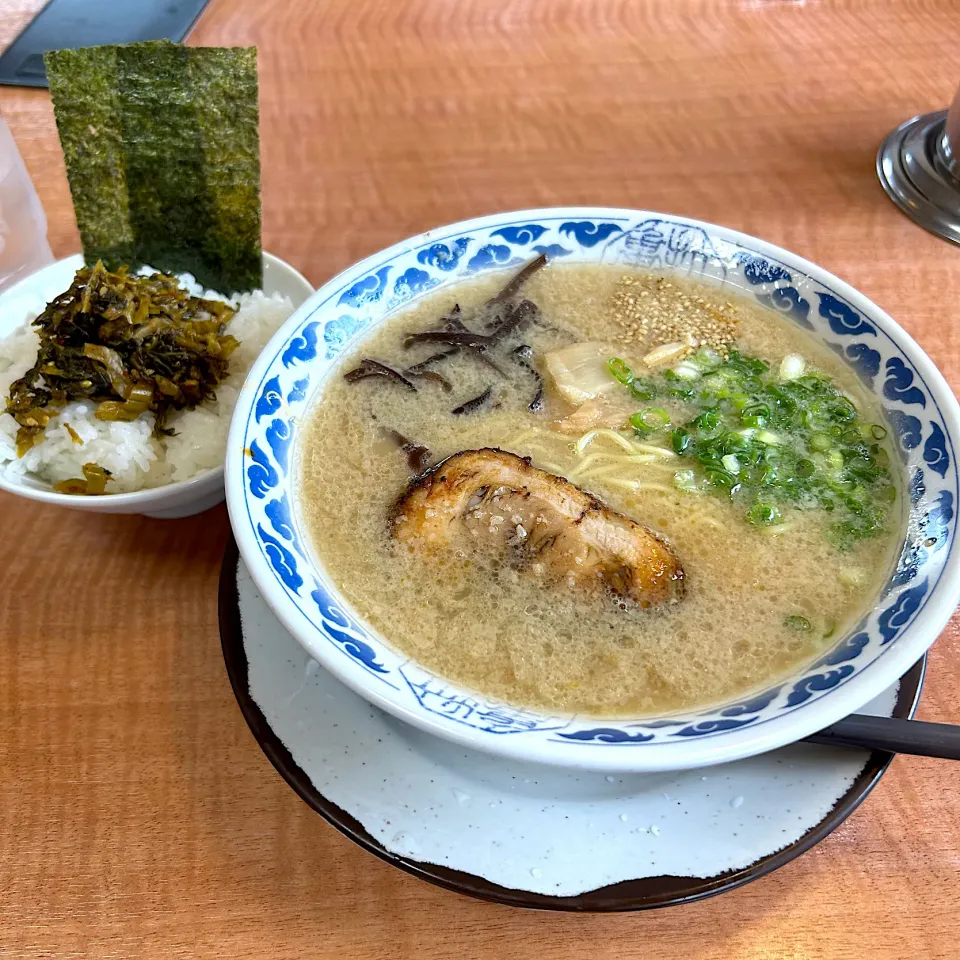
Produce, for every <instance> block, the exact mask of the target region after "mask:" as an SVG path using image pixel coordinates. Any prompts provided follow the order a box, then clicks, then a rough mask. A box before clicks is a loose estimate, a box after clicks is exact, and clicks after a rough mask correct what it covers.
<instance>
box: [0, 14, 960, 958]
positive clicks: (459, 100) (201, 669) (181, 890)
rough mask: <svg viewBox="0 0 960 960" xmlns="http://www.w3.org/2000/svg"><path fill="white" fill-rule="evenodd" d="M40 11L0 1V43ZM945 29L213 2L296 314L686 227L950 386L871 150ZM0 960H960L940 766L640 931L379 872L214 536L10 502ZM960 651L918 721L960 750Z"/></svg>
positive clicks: (943, 667)
mask: <svg viewBox="0 0 960 960" xmlns="http://www.w3.org/2000/svg"><path fill="white" fill-rule="evenodd" d="M40 6H41V0H0V45H5V44H6V43H8V42H9V41H10V40H11V39H12V37H13V36H14V34H15V33H16V31H17V29H19V28H20V26H22V24H23V23H24V22H26V20H27V19H28V18H29V15H30V14H31V13H32V12H33V11H35V10H36V9H38V8H39V7H40ZM958 28H960V7H958V5H957V0H889V2H884V0H875V2H870V3H868V2H866V0H845V2H825V0H824V2H817V0H810V2H806V3H805V2H803V0H797V2H787V0H731V2H720V0H663V2H639V0H634V2H630V0H602V2H600V0H597V2H594V0H403V2H400V0H322V2H321V0H273V2H270V3H264V2H262V0H214V2H213V3H212V5H211V6H210V7H209V8H208V9H207V11H206V13H205V14H204V16H203V17H202V19H201V21H200V23H199V25H198V26H197V28H196V29H195V30H194V32H193V34H192V36H191V37H190V42H191V43H198V44H220V45H230V44H256V45H257V46H258V47H259V50H260V79H261V114H262V143H263V204H264V218H263V223H264V245H265V247H266V248H267V249H269V250H271V251H272V252H274V253H276V254H278V255H280V256H281V257H284V258H286V259H288V260H290V261H291V262H292V263H294V264H295V265H296V266H298V267H300V269H301V270H303V271H304V273H305V274H306V275H307V276H308V277H309V278H310V279H311V280H312V281H313V282H314V283H315V284H319V283H321V282H322V281H323V280H325V279H326V278H328V277H330V276H331V275H332V274H333V273H335V272H336V271H338V270H340V269H341V268H343V267H346V266H347V265H348V264H350V263H351V262H353V261H355V260H356V259H358V258H360V257H362V256H365V255H367V254H369V253H372V252H374V251H375V250H377V249H378V248H381V247H383V246H385V245H387V244H389V243H392V242H394V241H396V240H399V239H401V238H403V237H404V236H407V235H409V234H413V233H417V232H419V231H421V230H424V229H426V228H428V227H431V226H435V225H438V224H441V223H445V222H449V221H452V220H457V219H459V218H462V217H468V216H473V215H477V214H482V213H488V212H493V211H497V210H504V209H510V208H519V207H528V206H537V205H545V204H575V203H594V204H611V205H618V206H635V207H643V208H652V209H658V210H663V211H668V212H675V213H681V214H688V215H691V216H695V217H699V218H702V219H705V220H711V221H715V222H717V223H722V224H726V225H729V226H731V227H736V228H738V229H740V230H745V231H748V232H750V233H753V234H756V235H758V236H761V237H764V238H766V239H768V240H771V241H773V242H774V243H778V244H782V245H783V246H785V247H787V248H789V249H791V250H794V251H796V252H798V253H800V254H802V255H803V256H805V257H809V258H810V259H812V260H814V261H816V262H818V263H820V264H823V265H824V266H825V267H826V268H827V269H829V270H832V271H834V272H835V273H837V274H839V275H840V276H841V277H843V278H844V279H846V280H848V281H850V282H851V283H852V284H853V285H854V286H856V287H858V288H859V289H860V290H862V291H863V292H864V293H865V294H867V296H869V297H871V298H873V299H874V300H875V301H876V302H877V303H879V304H880V305H881V306H882V307H884V308H885V309H886V310H888V311H889V312H890V313H891V314H892V315H893V316H894V317H896V318H897V320H899V321H900V323H902V324H903V326H904V327H906V329H907V330H909V331H910V332H911V333H912V334H913V335H914V336H915V337H916V338H917V339H918V340H919V341H920V343H921V344H922V346H923V347H924V348H925V349H926V350H927V352H928V353H929V354H930V355H931V356H932V357H933V358H934V360H935V361H936V362H937V364H938V365H939V366H940V368H941V370H943V371H944V373H945V374H946V376H947V378H948V380H949V381H950V382H951V384H953V385H954V387H956V386H957V385H958V384H960V325H958V324H957V322H956V314H957V305H958V303H960V250H958V249H957V248H955V247H951V246H949V245H948V244H946V243H945V242H943V241H941V240H938V239H936V238H934V237H932V236H930V235H928V234H926V233H924V232H923V231H922V230H920V229H919V228H918V227H916V226H914V225H913V224H912V223H911V222H910V221H909V220H907V219H906V218H905V217H903V216H902V215H901V214H900V213H899V212H898V211H897V210H896V209H895V208H894V206H893V205H892V204H891V203H890V202H889V201H888V200H887V199H886V197H885V196H884V195H883V193H882V192H881V189H880V187H879V185H878V183H877V180H876V176H875V174H874V169H873V164H874V154H875V151H876V149H877V146H878V144H879V142H880V140H881V138H882V137H883V136H884V135H885V134H886V133H887V132H888V130H890V129H891V128H892V127H893V126H895V125H896V124H898V123H900V122H901V121H903V120H905V119H906V118H907V117H909V116H912V115H913V114H916V113H921V112H925V111H928V110H933V109H938V108H941V107H944V106H946V104H948V103H949V102H950V100H951V99H952V95H953V92H954V89H955V88H956V86H957V83H958V82H960V45H958V43H957V37H958ZM0 110H2V112H3V115H4V116H5V118H6V119H7V121H8V123H9V124H10V126H11V128H12V130H13V133H14V135H15V137H16V139H17V141H18V142H19V145H20V149H21V151H22V153H23V155H24V158H25V160H26V163H27V166H28V168H29V170H30V172H31V174H32V176H33V178H34V181H35V183H36V185H37V189H38V191H39V193H40V197H41V199H42V201H43V204H44V206H45V208H46V211H47V216H48V218H49V223H50V239H51V243H52V246H53V249H54V251H55V252H56V253H57V254H58V255H66V254H68V253H72V252H74V251H76V250H77V249H78V239H77V233H76V228H75V225H74V221H73V215H72V212H71V207H70V202H69V194H68V190H67V185H66V180H65V177H64V168H63V161H62V158H61V155H60V151H59V146H58V142H57V137H56V131H55V128H54V123H53V116H52V112H51V109H50V103H49V98H48V95H47V93H46V91H40V90H24V89H15V88H0ZM0 531H2V533H0V578H2V580H0V582H2V592H0V771H2V779H0V956H2V957H16V958H21V957H23V958H41V957H44V958H46V957H56V958H61V957H63V958H66V957H78V958H79V957H96V958H125V957H157V958H160V957H163V958H171V957H190V958H193V957H197V958H206V957H218V958H237V960H241V958H254V957H256V958H259V957H265V958H266V957H269V958H271V960H284V958H300V957H331V958H332V957H337V958H349V960H355V958H356V960H359V958H386V957H400V958H413V957H430V958H437V960H443V958H451V960H461V958H487V957H489V958H497V960H514V958H517V960H519V958H527V957H537V958H571V960H573V958H577V960H580V958H589V960H607V958H609V960H614V958H616V960H619V958H641V957H642V958H648V957H657V958H666V957H677V958H694V960H720V958H750V960H808V958H829V960H847V958H849V960H860V958H867V957H869V958H871V960H902V958H905V957H918V958H934V960H939V958H955V957H957V956H958V955H960V945H958V940H957V933H958V928H960V924H958V919H957V908H958V906H960V892H958V891H960V885H958V881H960V800H958V797H960V791H958V790H957V789H956V783H957V776H958V768H957V767H955V766H951V765H949V764H947V763H940V762H936V761H924V760H917V759H907V758H901V759H898V760H897V761H895V763H894V765H893V767H892V769H891V771H890V773H889V774H888V776H887V777H886V778H885V779H884V781H883V782H882V784H881V785H880V787H879V788H878V789H877V790H876V792H875V793H874V794H873V795H872V796H871V797H870V799H869V800H868V801H867V803H866V804H865V805H864V806H863V807H861V808H860V810H859V811H857V813H855V814H854V815H853V817H852V818H851V819H850V820H848V821H847V823H846V824H845V825H844V826H843V827H842V828H841V829H840V830H838V831H837V832H836V833H835V834H834V835H833V836H831V837H830V838H829V839H828V840H827V841H826V842H824V843H823V844H821V845H820V846H819V847H817V848H815V849H814V850H813V851H812V852H811V853H809V854H808V855H806V856H804V857H802V858H801V859H800V860H798V861H795V862H794V863H792V864H790V865H789V866H787V867H786V868H784V869H783V870H781V871H779V872H778V873H776V874H774V875H772V876H770V877H768V878H766V879H764V880H762V881H760V882H758V883H755V884H752V885H750V886H748V887H745V888H743V889H741V890H738V891H736V892H734V893H731V894H728V895H725V896H722V897H719V898H717V899H714V900H710V901H706V902H703V903H699V904H695V905H692V906H688V907H682V908H673V909H668V910H661V911H656V912H654V913H647V914H634V915H620V916H605V917H601V916H562V915H541V914H534V913H526V912H522V911H516V910H511V909H509V908H505V907H498V906H492V905H487V904H483V903H478V902H473V901H470V900H467V899H465V898H463V897H459V896H457V895H454V894H451V893H447V892H444V891H441V890H439V889H435V888H433V887H431V886H428V885H426V884H424V883H422V882H420V881H418V880H415V879H413V878H411V877H409V876H406V875H404V874H402V873H400V872H398V871H396V870H393V869H391V868H390V867H388V866H386V865H385V864H383V863H381V862H379V861H378V860H376V859H374V858H373V857H371V856H369V855H367V854H365V853H363V852H362V851H360V850H359V849H358V848H356V847H354V846H353V845H352V844H351V843H350V842H349V841H347V840H346V839H344V838H343V837H342V836H340V834H338V833H337V832H336V831H334V830H333V829H332V828H331V827H329V826H327V825H326V824H325V823H324V822H323V821H321V820H320V819H319V818H318V817H317V816H315V815H313V814H311V813H310V811H309V810H308V809H307V807H306V806H305V805H304V804H303V803H301V802H300V801H299V800H298V799H297V798H296V797H295V796H294V794H293V793H292V791H291V790H290V789H289V788H287V787H286V786H285V785H284V784H283V782H282V781H281V780H280V778H279V777H278V776H277V775H276V773H275V772H274V771H273V769H272V768H271V766H270V765H269V763H268V762H267V760H266V759H265V758H264V756H263V755H262V754H261V752H260V750H259V749H258V747H257V745H256V744H255V743H254V741H253V739H252V737H251V736H250V734H249V733H248V731H247V728H246V726H245V725H244V722H243V720H242V718H241V716H240V713H239V711H238V709H237V707H236V704H235V703H234V700H233V698H232V696H231V693H230V687H229V684H228V682H227V678H226V675H225V673H224V668H223V664H222V661H221V657H220V650H219V642H218V634H217V620H216V577H217V572H218V567H219V562H220V557H221V552H222V549H223V545H224V540H225V536H226V532H227V518H226V512H225V510H224V509H223V508H222V507H221V508H218V509H216V510H213V511H210V512H209V513H207V514H204V515H203V516H201V517H199V518H196V519H191V520H185V521H176V522H161V521H151V520H145V519H137V518H130V517H116V518H111V517H103V516H95V515H89V516H87V515H81V514H74V513H71V512H69V511H61V510H57V509H53V508H49V507H45V506H40V505H35V504H31V503H29V502H24V501H21V500H18V499H15V498H13V497H10V496H7V495H4V494H0ZM958 628H960V621H958V620H957V619H954V621H953V622H952V623H951V625H950V626H949V627H948V629H947V630H946V631H945V633H944V634H943V636H941V637H940V639H939V641H938V642H937V644H936V646H935V647H934V648H933V651H932V653H931V657H930V669H929V673H928V681H927V688H926V692H925V696H924V700H923V704H922V707H921V711H920V715H921V716H922V717H923V718H925V719H929V720H942V721H952V722H960V671H958V667H960V629H958Z"/></svg>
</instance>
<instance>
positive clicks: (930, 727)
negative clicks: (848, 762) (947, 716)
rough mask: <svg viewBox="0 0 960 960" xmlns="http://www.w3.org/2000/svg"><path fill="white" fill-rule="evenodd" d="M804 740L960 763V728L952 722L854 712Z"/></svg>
mask: <svg viewBox="0 0 960 960" xmlns="http://www.w3.org/2000/svg"><path fill="white" fill-rule="evenodd" d="M805 740H806V742H807V743H824V744H828V745H830V746H837V747H861V748H865V749H867V750H883V751H886V752H887V753H908V754H912V755H914V756H918V757H939V758H940V759H942V760H960V725H955V724H950V723H926V722H924V721H921V720H898V719H896V718H894V717H870V716H867V715H865V714H860V713H854V714H851V716H849V717H845V718H844V719H843V720H840V721H838V722H837V723H835V724H833V725H832V726H829V727H826V728H825V729H823V730H821V731H820V732H819V733H815V734H813V735H812V736H809V737H806V738H805Z"/></svg>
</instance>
